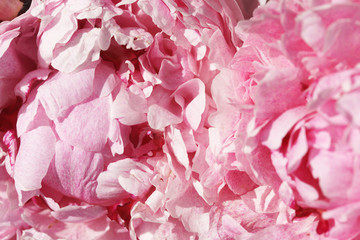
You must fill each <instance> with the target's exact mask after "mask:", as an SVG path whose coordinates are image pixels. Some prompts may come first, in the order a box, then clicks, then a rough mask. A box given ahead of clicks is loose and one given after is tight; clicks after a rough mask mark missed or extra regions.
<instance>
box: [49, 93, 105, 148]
mask: <svg viewBox="0 0 360 240" xmlns="http://www.w3.org/2000/svg"><path fill="white" fill-rule="evenodd" d="M109 111H110V102H109V97H106V98H98V99H94V100H92V101H89V102H86V103H83V104H80V105H77V106H75V107H74V108H73V109H72V111H71V112H70V113H69V115H68V116H67V117H66V118H65V119H64V120H62V121H61V120H57V121H55V126H56V131H57V133H58V134H59V137H60V138H61V139H62V140H64V141H65V142H67V143H69V144H71V145H73V146H76V147H79V148H82V149H84V150H85V151H101V150H102V149H103V147H104V146H105V144H106V142H107V138H108V133H109V128H110V117H109ZM89 119H91V121H89Z"/></svg>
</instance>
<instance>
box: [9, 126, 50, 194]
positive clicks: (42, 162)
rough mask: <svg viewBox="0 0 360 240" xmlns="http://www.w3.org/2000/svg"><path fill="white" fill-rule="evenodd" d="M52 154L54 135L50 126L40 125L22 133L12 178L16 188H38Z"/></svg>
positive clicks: (28, 189)
mask: <svg viewBox="0 0 360 240" xmlns="http://www.w3.org/2000/svg"><path fill="white" fill-rule="evenodd" d="M54 154H55V135H54V133H53V131H52V129H51V128H50V127H47V126H40V127H38V128H36V129H34V130H32V131H30V132H27V133H24V134H23V135H22V136H21V138H20V148H19V153H18V155H17V158H16V162H15V174H14V179H15V183H16V188H17V190H18V191H20V190H22V191H30V190H37V189H40V188H41V182H42V179H43V178H44V177H45V175H46V172H47V171H48V167H49V165H50V162H51V160H52V159H53V157H54Z"/></svg>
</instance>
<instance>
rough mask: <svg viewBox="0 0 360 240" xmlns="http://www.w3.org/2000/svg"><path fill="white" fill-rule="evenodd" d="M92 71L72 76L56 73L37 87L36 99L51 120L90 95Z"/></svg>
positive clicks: (88, 70) (80, 72)
mask: <svg viewBox="0 0 360 240" xmlns="http://www.w3.org/2000/svg"><path fill="white" fill-rule="evenodd" d="M93 78H94V69H86V70H83V71H79V72H77V73H74V74H66V73H57V74H56V75H55V76H54V77H52V78H51V79H50V80H48V81H47V82H46V83H44V84H43V85H42V86H40V87H39V90H38V98H39V100H40V102H41V104H42V105H43V106H44V108H45V111H46V114H47V115H48V116H49V118H50V119H51V120H54V119H56V118H57V117H59V116H61V117H62V116H63V115H64V114H65V111H66V110H68V108H69V107H71V106H74V105H76V104H79V103H81V102H82V101H84V100H85V99H87V98H88V97H89V96H91V94H92V90H93Z"/></svg>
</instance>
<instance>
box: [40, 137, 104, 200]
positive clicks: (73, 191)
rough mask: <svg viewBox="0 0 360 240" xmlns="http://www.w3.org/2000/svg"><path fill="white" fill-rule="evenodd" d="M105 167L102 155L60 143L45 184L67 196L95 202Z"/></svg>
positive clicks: (57, 145)
mask: <svg viewBox="0 0 360 240" xmlns="http://www.w3.org/2000/svg"><path fill="white" fill-rule="evenodd" d="M103 167H104V164H103V157H102V155H101V154H99V153H95V154H94V153H93V152H86V151H84V150H82V149H80V148H77V147H72V146H70V145H68V144H67V143H65V142H62V141H58V142H57V143H56V154H55V160H54V162H53V164H52V165H51V166H50V168H49V171H48V173H47V176H46V178H45V180H44V182H45V183H46V184H48V185H49V186H51V187H52V188H53V189H55V190H57V191H59V192H61V193H63V194H64V195H66V196H72V197H76V198H80V199H83V200H85V201H87V202H95V201H97V198H96V195H95V189H96V186H97V181H96V179H97V177H98V175H99V174H100V172H101V171H102V170H103Z"/></svg>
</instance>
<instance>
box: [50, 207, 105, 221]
mask: <svg viewBox="0 0 360 240" xmlns="http://www.w3.org/2000/svg"><path fill="white" fill-rule="evenodd" d="M106 212H107V211H106V209H105V208H104V207H101V206H66V207H63V208H61V209H59V210H57V211H54V212H51V215H52V216H53V217H54V218H55V219H57V220H59V221H61V222H68V223H80V222H88V221H92V220H94V219H96V218H99V217H101V216H103V215H105V214H106Z"/></svg>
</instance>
